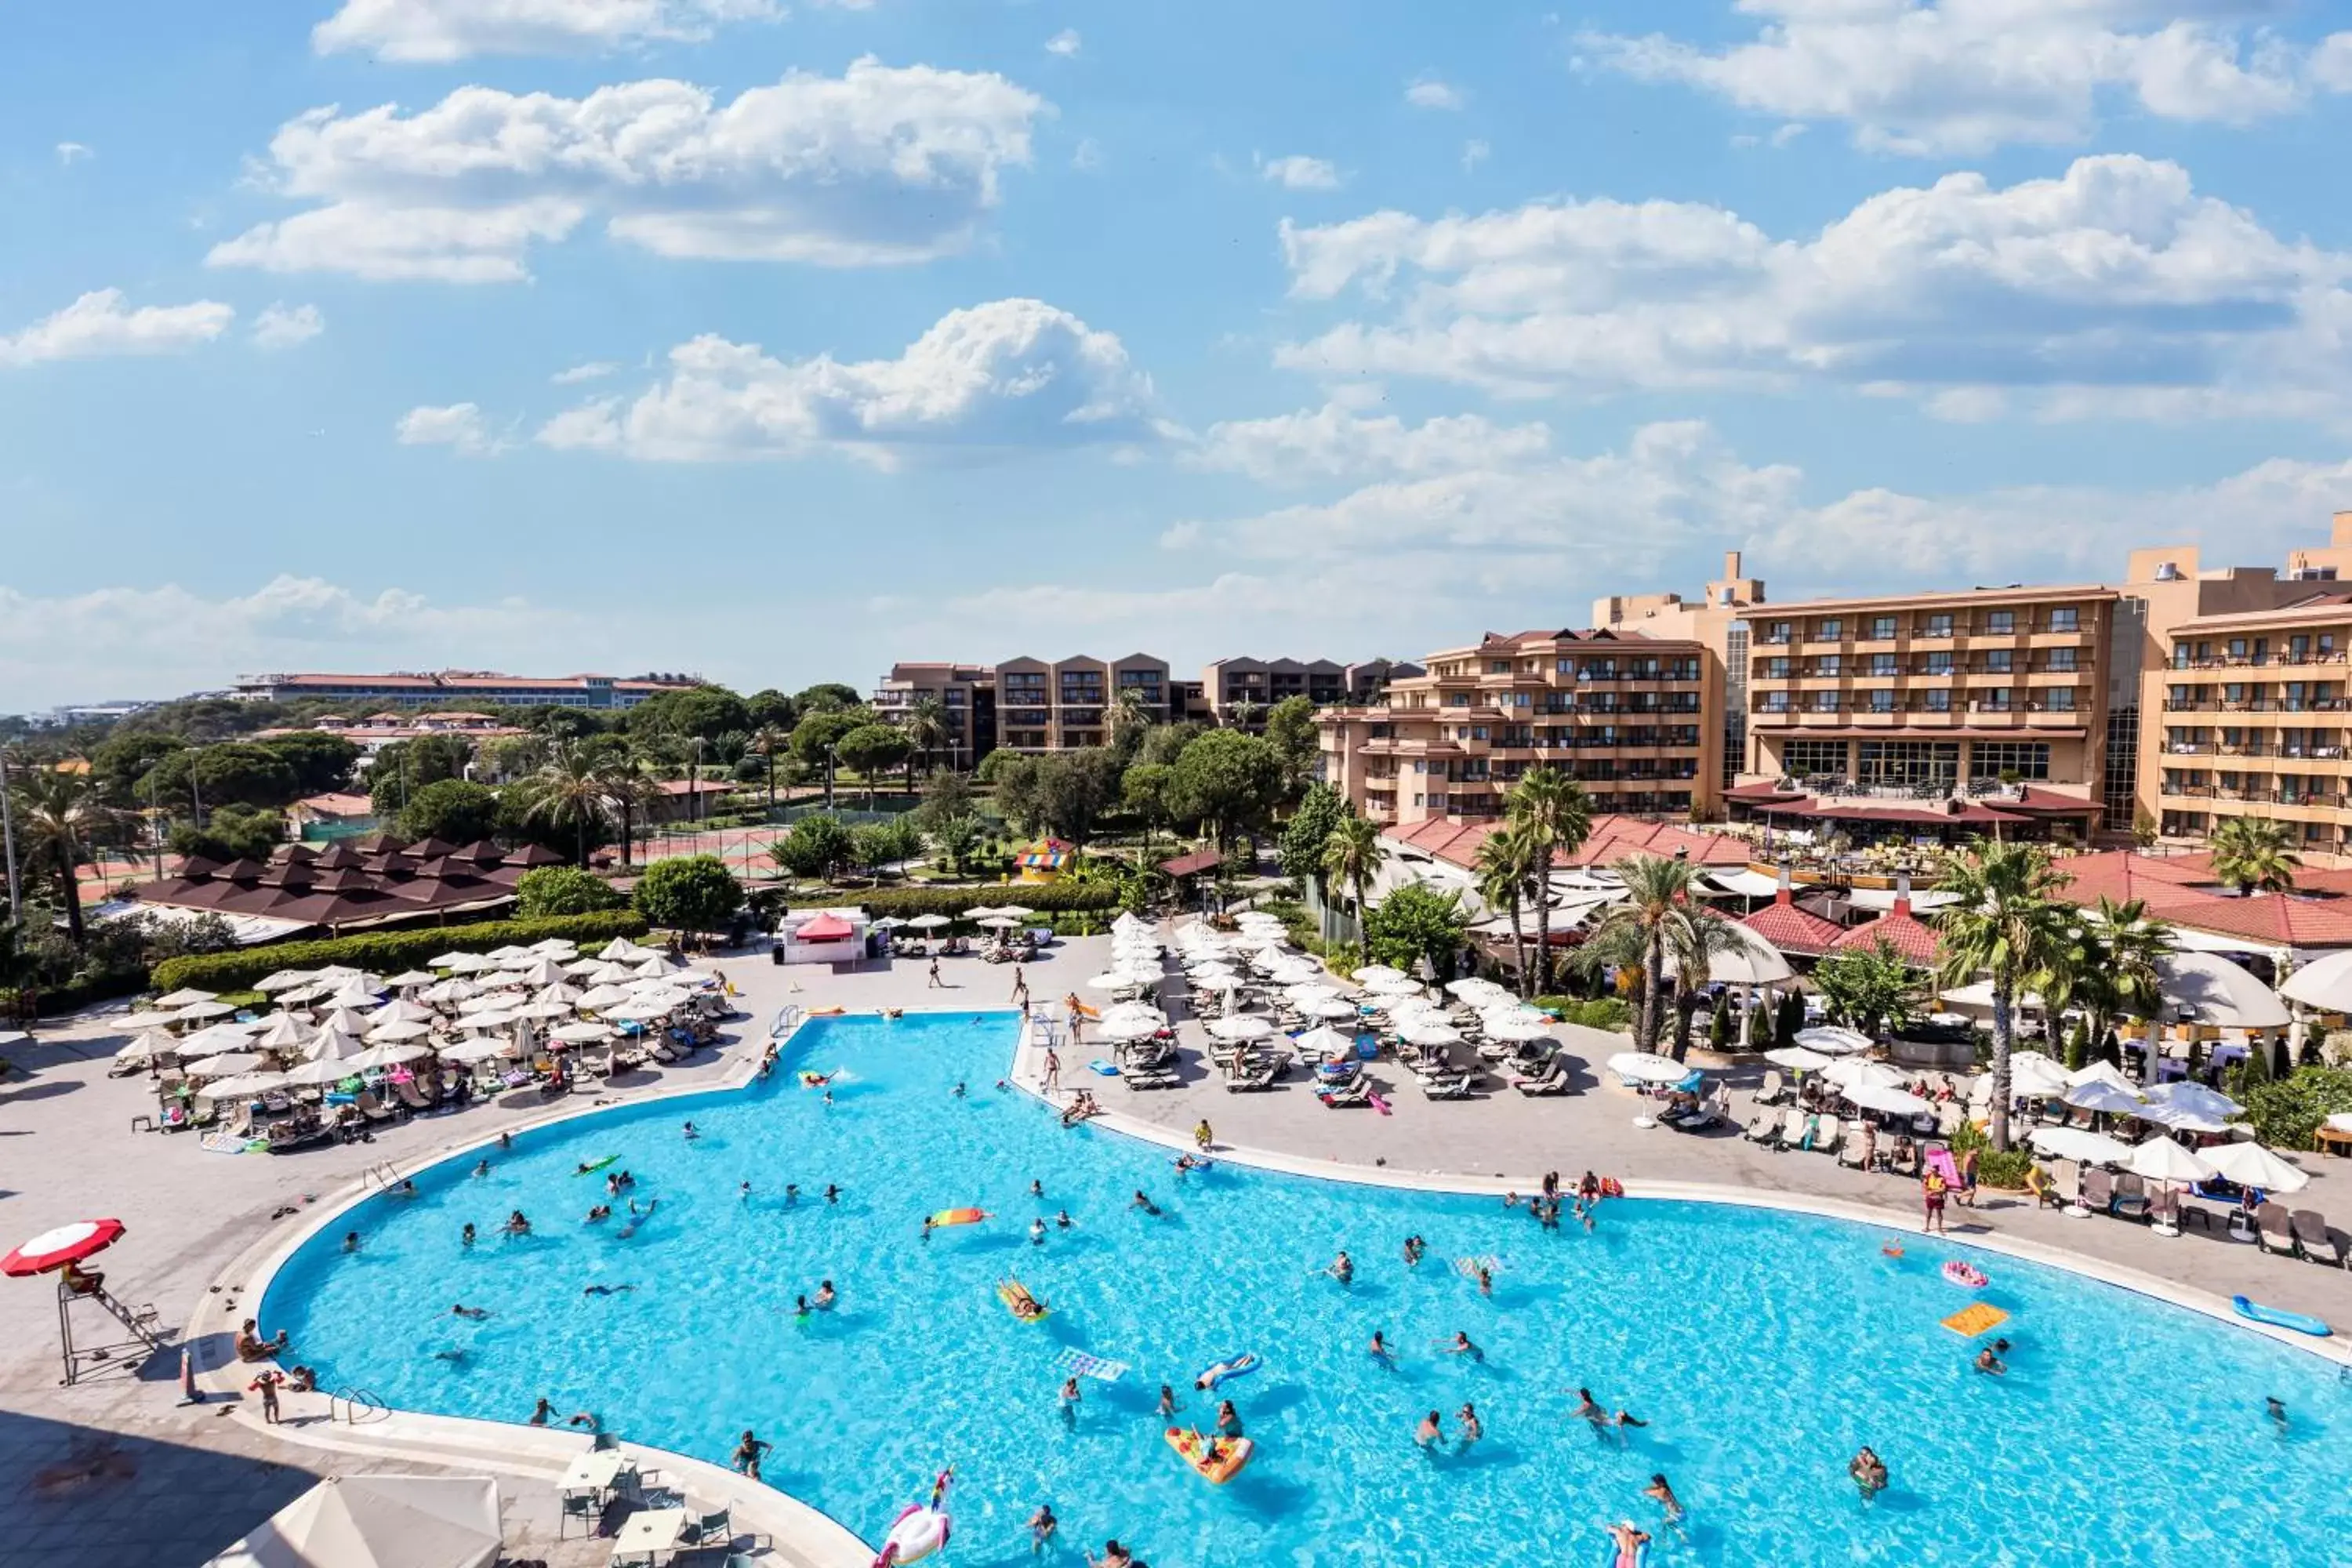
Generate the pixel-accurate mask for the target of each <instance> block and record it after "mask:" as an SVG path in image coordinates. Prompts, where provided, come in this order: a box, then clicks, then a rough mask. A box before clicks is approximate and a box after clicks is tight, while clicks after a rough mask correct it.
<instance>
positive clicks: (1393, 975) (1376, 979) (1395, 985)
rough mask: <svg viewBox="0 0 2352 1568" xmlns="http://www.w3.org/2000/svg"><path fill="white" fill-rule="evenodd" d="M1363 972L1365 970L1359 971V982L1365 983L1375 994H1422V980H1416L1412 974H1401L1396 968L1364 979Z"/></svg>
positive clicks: (1367, 988)
mask: <svg viewBox="0 0 2352 1568" xmlns="http://www.w3.org/2000/svg"><path fill="white" fill-rule="evenodd" d="M1362 973H1363V972H1362V971H1361V970H1359V971H1357V977H1358V980H1359V982H1360V984H1362V985H1363V987H1364V989H1365V990H1367V991H1369V992H1370V993H1371V994H1373V995H1375V996H1414V995H1418V994H1420V992H1421V982H1420V981H1418V980H1415V979H1414V978H1413V977H1412V975H1410V974H1399V973H1397V972H1396V971H1395V970H1393V969H1391V970H1390V971H1389V972H1388V973H1385V974H1375V975H1373V976H1372V977H1371V978H1370V980H1364V979H1363V978H1362Z"/></svg>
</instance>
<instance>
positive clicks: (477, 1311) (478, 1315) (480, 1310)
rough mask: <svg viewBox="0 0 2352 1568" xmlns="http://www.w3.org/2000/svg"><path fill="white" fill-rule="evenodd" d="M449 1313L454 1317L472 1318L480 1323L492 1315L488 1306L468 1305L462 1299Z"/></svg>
mask: <svg viewBox="0 0 2352 1568" xmlns="http://www.w3.org/2000/svg"><path fill="white" fill-rule="evenodd" d="M449 1315H450V1316H451V1317H453V1318H470V1319H472V1320H473V1321H475V1322H480V1321H482V1320H483V1319H484V1318H487V1317H488V1316H489V1315H490V1310H489V1309H488V1307H468V1306H467V1305H466V1304H465V1303H464V1302H462V1301H460V1302H459V1303H457V1305H456V1306H454V1307H452V1308H450V1309H449Z"/></svg>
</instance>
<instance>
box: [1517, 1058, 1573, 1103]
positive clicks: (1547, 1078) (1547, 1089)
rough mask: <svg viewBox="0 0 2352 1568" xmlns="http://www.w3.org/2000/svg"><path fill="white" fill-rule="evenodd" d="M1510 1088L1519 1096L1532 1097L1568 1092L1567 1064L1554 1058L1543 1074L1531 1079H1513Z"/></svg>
mask: <svg viewBox="0 0 2352 1568" xmlns="http://www.w3.org/2000/svg"><path fill="white" fill-rule="evenodd" d="M1511 1087H1512V1088H1513V1089H1517V1090H1518V1091H1519V1092H1520V1093H1521V1094H1524V1095H1528V1096H1529V1097H1531V1098H1532V1097H1533V1096H1536V1095H1545V1094H1566V1093H1567V1092H1568V1064H1567V1063H1565V1062H1562V1061H1559V1060H1558V1059H1557V1058H1555V1059H1554V1060H1553V1062H1552V1064H1551V1066H1550V1067H1549V1068H1548V1069H1546V1070H1545V1071H1544V1072H1542V1073H1540V1074H1538V1075H1537V1076H1536V1077H1533V1078H1515V1079H1512V1080H1511Z"/></svg>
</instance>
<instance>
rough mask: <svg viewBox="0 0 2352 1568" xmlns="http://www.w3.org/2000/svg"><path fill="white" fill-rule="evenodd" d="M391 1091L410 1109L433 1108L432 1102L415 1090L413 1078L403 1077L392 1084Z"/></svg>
mask: <svg viewBox="0 0 2352 1568" xmlns="http://www.w3.org/2000/svg"><path fill="white" fill-rule="evenodd" d="M392 1092H393V1094H394V1096H395V1097H396V1098H397V1099H398V1100H400V1103H401V1104H403V1105H404V1106H406V1107H408V1109H409V1110H432V1109H433V1102H432V1101H431V1100H427V1099H425V1096H424V1095H423V1094H421V1093H419V1092H418V1091H417V1088H416V1081H415V1079H402V1080H401V1081H400V1082H398V1083H396V1084H394V1085H393V1086H392Z"/></svg>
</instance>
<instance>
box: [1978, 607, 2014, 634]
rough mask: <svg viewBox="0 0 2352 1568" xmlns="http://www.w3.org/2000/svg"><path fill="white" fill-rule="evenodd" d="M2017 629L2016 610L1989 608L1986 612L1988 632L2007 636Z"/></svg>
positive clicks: (1986, 629)
mask: <svg viewBox="0 0 2352 1568" xmlns="http://www.w3.org/2000/svg"><path fill="white" fill-rule="evenodd" d="M2016 630H2017V612H2016V611H2015V610H1987V611H1986V612H1985V631H1986V632H1987V633H1988V634H1990V635H1991V636H1993V637H2008V636H2009V635H2010V634H2011V633H2012V632H2014V631H2016Z"/></svg>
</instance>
